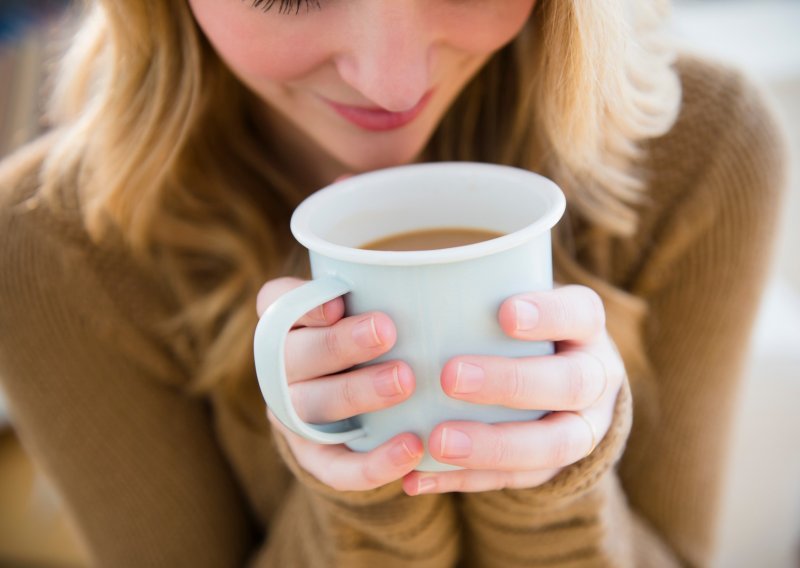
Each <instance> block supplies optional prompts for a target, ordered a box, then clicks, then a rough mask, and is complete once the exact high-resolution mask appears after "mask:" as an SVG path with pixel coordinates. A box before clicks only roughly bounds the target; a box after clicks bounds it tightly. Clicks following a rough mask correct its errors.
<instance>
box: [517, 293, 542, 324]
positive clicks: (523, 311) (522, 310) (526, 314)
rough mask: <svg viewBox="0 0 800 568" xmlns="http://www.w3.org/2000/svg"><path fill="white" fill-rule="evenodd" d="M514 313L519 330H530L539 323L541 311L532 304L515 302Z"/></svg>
mask: <svg viewBox="0 0 800 568" xmlns="http://www.w3.org/2000/svg"><path fill="white" fill-rule="evenodd" d="M514 313H515V315H516V316H517V329H518V330H522V331H525V330H529V329H533V328H534V327H536V324H537V323H539V310H538V308H537V307H536V306H534V305H533V304H532V303H531V302H526V301H525V300H514Z"/></svg>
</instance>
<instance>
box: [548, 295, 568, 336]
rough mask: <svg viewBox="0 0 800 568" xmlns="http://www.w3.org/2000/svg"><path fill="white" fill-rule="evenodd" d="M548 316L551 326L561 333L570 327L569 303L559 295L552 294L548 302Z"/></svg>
mask: <svg viewBox="0 0 800 568" xmlns="http://www.w3.org/2000/svg"><path fill="white" fill-rule="evenodd" d="M548 308H549V311H550V318H551V323H552V325H553V327H554V328H555V329H556V330H557V332H559V333H563V332H565V331H566V330H569V329H570V328H571V327H572V320H573V318H572V314H571V311H570V308H569V303H568V302H566V301H565V300H564V298H562V297H561V296H553V297H551V298H550V302H549V306H548Z"/></svg>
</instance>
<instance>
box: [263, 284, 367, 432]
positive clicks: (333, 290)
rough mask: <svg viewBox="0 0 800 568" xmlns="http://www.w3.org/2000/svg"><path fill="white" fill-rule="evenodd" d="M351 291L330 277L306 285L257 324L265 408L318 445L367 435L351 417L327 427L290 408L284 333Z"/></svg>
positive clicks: (267, 312) (280, 299) (295, 290)
mask: <svg viewBox="0 0 800 568" xmlns="http://www.w3.org/2000/svg"><path fill="white" fill-rule="evenodd" d="M349 291H350V287H349V286H348V285H347V284H345V283H344V282H342V281H341V280H339V279H338V278H335V277H333V276H325V277H323V278H319V279H316V280H311V281H310V282H306V283H305V284H303V285H302V286H300V287H299V288H295V289H294V290H291V291H289V292H288V293H286V294H284V295H283V296H281V297H280V298H278V299H277V300H276V301H275V302H274V303H273V304H272V305H271V306H270V307H269V308H267V311H265V312H264V314H263V315H262V316H261V319H260V320H259V321H258V325H257V326H256V332H255V337H254V339H253V351H254V354H255V362H256V375H258V385H259V387H260V388H261V394H262V395H263V396H264V400H265V401H266V402H267V406H268V407H269V409H270V410H272V413H273V414H274V415H275V416H276V417H277V418H278V420H280V422H281V423H282V424H283V425H284V426H286V427H287V428H289V430H291V431H293V432H294V433H295V434H297V435H299V436H302V437H303V438H306V439H307V440H311V441H312V442H317V443H318V444H343V443H345V442H350V441H352V440H355V439H356V438H360V437H362V436H365V435H366V432H365V430H364V429H363V428H359V427H358V426H357V425H356V424H354V421H353V419H352V418H349V419H345V420H338V421H336V422H331V423H329V424H308V423H306V422H304V421H303V420H301V419H300V417H299V416H298V415H297V412H295V409H294V406H292V400H291V396H290V394H289V382H288V380H287V378H286V361H285V348H286V334H288V333H289V330H291V329H292V326H293V325H294V324H295V322H297V320H299V319H300V317H301V316H303V314H305V313H306V312H308V311H310V310H312V309H313V308H315V307H317V306H320V305H322V304H324V303H325V302H328V301H330V300H332V299H334V298H337V297H339V296H342V295H344V294H346V293H348V292H349Z"/></svg>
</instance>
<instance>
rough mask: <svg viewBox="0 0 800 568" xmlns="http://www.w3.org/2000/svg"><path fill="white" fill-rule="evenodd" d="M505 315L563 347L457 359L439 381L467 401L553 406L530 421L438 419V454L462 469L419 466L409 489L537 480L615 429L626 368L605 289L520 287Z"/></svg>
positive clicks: (506, 322) (407, 481) (517, 332)
mask: <svg viewBox="0 0 800 568" xmlns="http://www.w3.org/2000/svg"><path fill="white" fill-rule="evenodd" d="M498 319H499V321H500V325H501V327H502V328H503V331H504V332H505V333H506V334H507V335H509V336H511V337H513V338H516V339H522V340H526V341H554V342H556V353H555V354H554V355H548V356H539V357H523V358H506V357H489V356H466V355H465V356H459V357H455V358H453V359H451V360H450V361H448V362H447V364H446V365H445V367H444V369H443V370H442V375H441V382H442V388H443V389H444V391H445V392H446V393H447V394H448V395H449V396H451V397H453V398H456V399H459V400H464V401H468V402H474V403H478V404H499V405H503V406H509V407H513V408H521V409H531V410H532V409H544V410H552V411H553V412H551V413H550V414H548V415H547V416H545V417H544V418H541V419H540V420H533V421H529V422H509V423H503V424H493V425H492V424H482V423H479V422H465V421H458V422H445V423H442V424H440V425H438V426H437V427H436V428H435V429H434V431H433V432H432V433H431V436H430V438H429V440H428V449H429V451H430V453H431V455H432V456H433V457H434V458H435V459H436V460H438V461H440V462H443V463H448V464H454V465H459V466H462V467H463V468H465V469H462V470H457V471H448V472H441V473H424V472H418V471H415V472H412V473H410V474H408V475H406V476H405V478H404V479H403V488H404V490H405V491H406V493H408V494H409V495H418V494H420V493H443V492H448V491H461V492H472V491H491V490H498V489H504V488H510V489H521V488H529V487H536V486H538V485H541V484H543V483H545V482H547V481H548V480H550V479H552V478H553V477H554V476H555V475H556V474H557V473H558V472H559V471H561V469H563V468H564V467H566V466H567V465H570V464H572V463H575V462H577V461H579V460H581V459H583V458H585V457H586V456H588V455H589V454H590V453H591V452H592V451H593V450H594V448H595V447H596V446H597V444H598V443H599V442H600V440H601V439H602V438H603V437H604V436H605V434H606V432H607V431H608V429H609V426H610V424H611V419H612V415H613V412H614V403H615V401H616V398H617V393H618V392H619V389H620V387H621V385H622V384H623V381H624V380H625V366H624V364H623V362H622V358H621V357H620V355H619V352H618V351H617V349H616V346H615V345H614V343H613V341H612V340H611V338H610V337H609V335H608V333H607V332H606V326H605V310H604V308H603V303H602V300H601V299H600V297H599V296H598V294H597V293H596V292H594V291H593V290H591V289H590V288H586V287H585V286H577V285H570V286H564V287H561V288H556V289H554V290H547V291H542V292H535V293H529V294H522V295H519V296H514V297H512V298H509V299H508V300H506V301H505V302H504V303H503V305H502V306H501V307H500V311H499V313H498Z"/></svg>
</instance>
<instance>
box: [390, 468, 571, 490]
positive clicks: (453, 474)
mask: <svg viewBox="0 0 800 568" xmlns="http://www.w3.org/2000/svg"><path fill="white" fill-rule="evenodd" d="M559 471H561V470H560V469H545V470H539V471H491V470H490V471H483V470H472V469H460V470H458V471H446V472H441V473H423V472H419V471H412V472H411V473H409V474H408V475H407V476H405V477H404V478H403V491H405V492H406V494H408V495H423V494H427V493H450V492H455V491H457V492H459V493H474V492H479V491H499V490H501V489H528V488H531V487H538V486H539V485H542V484H544V483H547V482H548V481H550V480H551V479H552V478H553V477H555V476H556V475H557V474H558V472H559Z"/></svg>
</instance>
